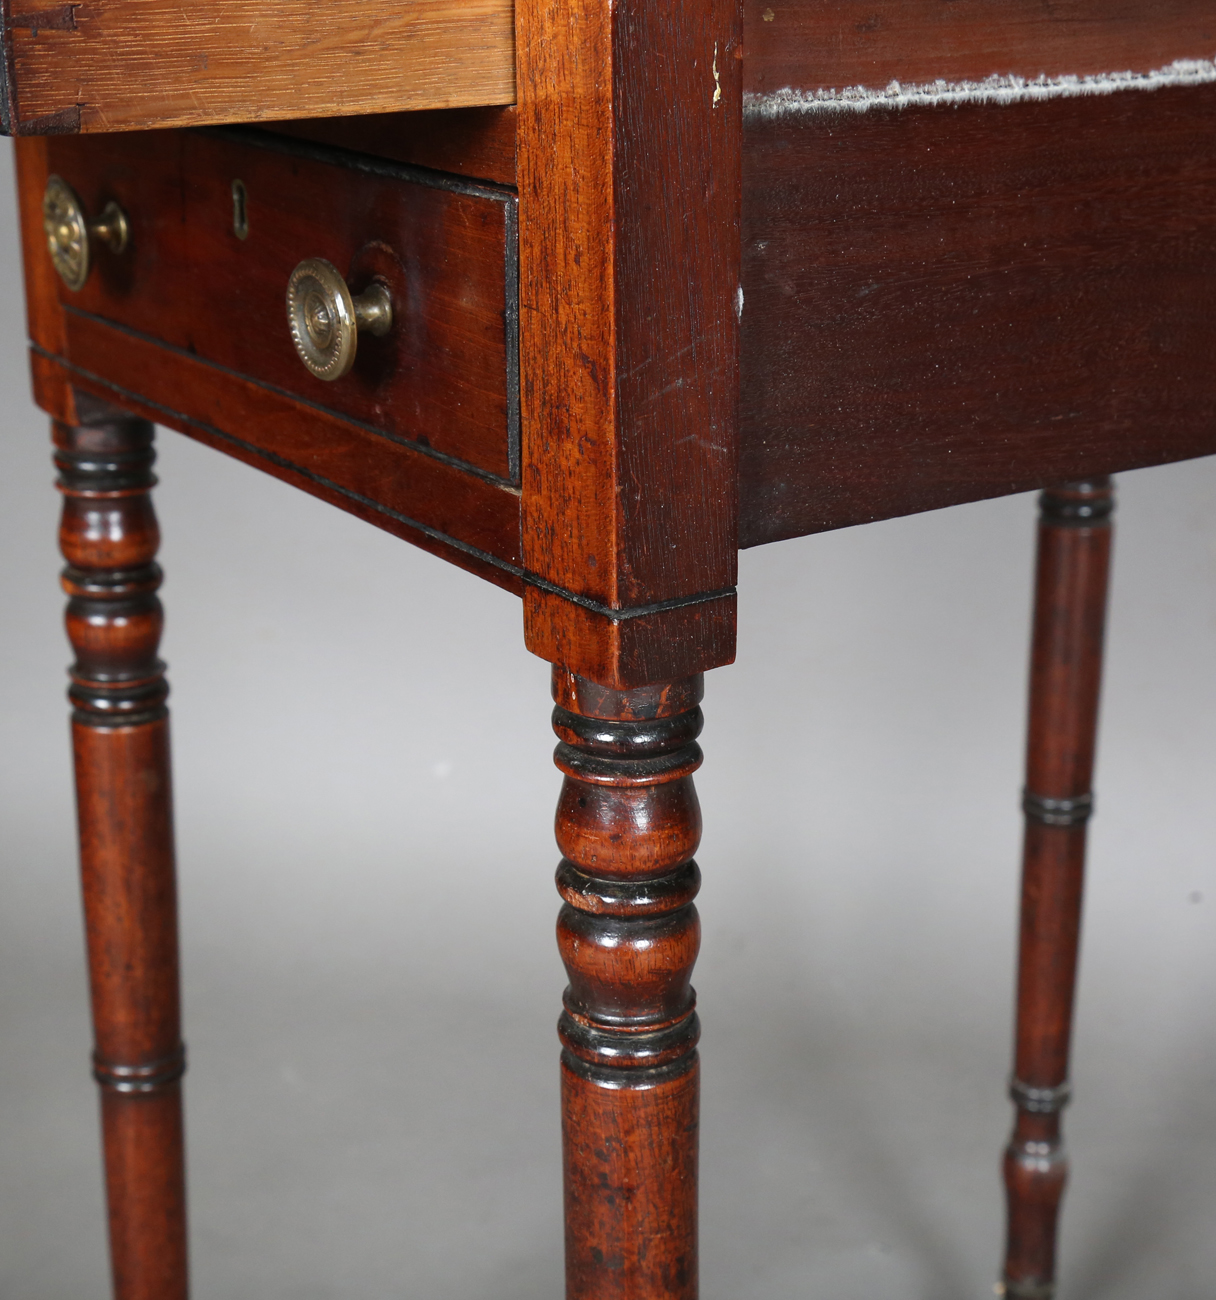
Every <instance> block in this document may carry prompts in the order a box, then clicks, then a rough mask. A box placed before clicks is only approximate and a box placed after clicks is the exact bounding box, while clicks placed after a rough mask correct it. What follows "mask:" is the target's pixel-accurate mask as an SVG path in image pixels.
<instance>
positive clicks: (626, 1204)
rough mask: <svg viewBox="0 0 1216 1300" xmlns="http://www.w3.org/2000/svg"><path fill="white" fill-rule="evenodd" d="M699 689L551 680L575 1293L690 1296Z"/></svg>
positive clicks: (565, 1141)
mask: <svg viewBox="0 0 1216 1300" xmlns="http://www.w3.org/2000/svg"><path fill="white" fill-rule="evenodd" d="M702 694H703V683H702V679H701V678H700V677H694V678H689V679H686V680H684V681H679V682H672V683H667V684H663V685H658V686H647V687H643V688H641V689H636V690H629V691H617V690H612V689H610V688H605V687H602V686H597V685H596V684H595V683H594V682H588V681H586V680H585V679H583V678H580V677H577V676H576V675H575V674H573V673H571V672H570V671H569V670H567V669H564V668H561V667H555V668H554V671H553V698H554V699H555V700H556V701H557V707H556V708H555V709H554V710H553V730H554V731H555V732H556V733H557V736H558V739H559V742H560V743H559V744H558V746H557V750H556V752H555V754H554V762H556V764H557V766H558V767H559V768H560V769H561V771H562V772H563V773H564V775H565V780H564V781H563V782H562V791H561V796H560V798H559V800H558V806H557V843H558V847H559V848H560V849H561V852H562V860H561V863H560V865H559V866H558V869H557V888H558V892H559V893H560V894H561V896H562V898H563V899H564V900H565V905H564V906H563V907H562V910H561V913H560V915H559V917H558V922H557V940H558V947H559V948H560V950H561V954H562V961H563V962H564V963H565V966H566V972H567V974H568V975H569V977H570V985H569V987H568V988H567V989H566V996H565V999H564V1001H565V1011H564V1012H563V1013H562V1017H561V1021H560V1023H559V1026H558V1031H559V1033H560V1034H561V1039H562V1044H563V1051H562V1149H563V1156H564V1162H563V1169H564V1185H565V1196H566V1292H567V1295H569V1296H571V1297H578V1298H579V1300H616V1298H617V1297H634V1296H637V1297H646V1298H647V1300H669V1298H670V1300H676V1298H677V1297H678V1300H694V1298H695V1297H696V1295H697V1126H698V1116H699V1098H700V1072H699V1066H698V1060H697V1050H696V1047H697V1039H698V1037H699V1036H700V1026H699V1024H698V1022H697V1013H696V1009H695V1008H696V995H695V994H694V992H693V990H692V988H691V986H690V984H689V979H690V978H691V976H692V967H693V963H694V962H695V961H696V959H697V950H698V948H699V947H700V942H701V923H700V920H699V918H698V916H697V909H696V907H695V906H694V904H693V899H694V898H695V897H696V895H697V890H698V889H699V888H700V884H701V873H700V871H699V869H698V867H697V864H696V862H695V861H694V859H693V854H694V853H695V852H696V851H697V845H698V844H699V843H700V840H701V807H700V804H699V803H698V802H697V792H696V790H695V789H694V787H693V783H692V774H693V773H694V772H695V771H696V770H697V768H698V767H700V765H701V749H700V746H698V744H697V736H698V735H699V734H700V731H701V710H700V707H699V702H700V699H701V696H702Z"/></svg>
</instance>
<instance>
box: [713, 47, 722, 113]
mask: <svg viewBox="0 0 1216 1300" xmlns="http://www.w3.org/2000/svg"><path fill="white" fill-rule="evenodd" d="M721 98H722V82H721V81H720V80H719V79H718V42H717V41H714V101H713V102H714V107H715V108H717V107H718V103H719V101H720V100H721Z"/></svg>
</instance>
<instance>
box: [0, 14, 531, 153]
mask: <svg viewBox="0 0 1216 1300" xmlns="http://www.w3.org/2000/svg"><path fill="white" fill-rule="evenodd" d="M5 19H6V22H5V29H6V30H5V39H6V54H7V83H8V85H7V113H8V119H9V120H8V122H7V123H6V130H8V131H9V132H10V133H12V134H31V133H32V134H38V133H42V132H46V131H55V132H62V131H83V132H93V131H129V130H135V129H141V128H146V127H154V126H162V127H163V126H190V125H201V124H206V123H224V122H254V121H269V120H273V119H275V118H300V117H319V116H324V117H330V116H340V115H344V114H348V113H378V112H397V111H401V110H406V109H428V108H454V107H459V106H463V105H485V104H509V103H511V102H512V101H513V100H514V98H515V74H514V59H515V42H514V30H513V13H512V5H511V0H328V2H327V3H326V4H324V5H316V4H308V3H304V2H303V0H192V2H191V3H190V4H186V5H183V4H180V3H178V2H177V0H82V2H81V3H73V4H70V5H67V4H65V5H50V6H48V5H47V4H46V3H45V0H5Z"/></svg>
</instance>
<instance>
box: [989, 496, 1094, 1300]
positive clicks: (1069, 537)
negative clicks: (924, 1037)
mask: <svg viewBox="0 0 1216 1300" xmlns="http://www.w3.org/2000/svg"><path fill="white" fill-rule="evenodd" d="M1112 506H1113V497H1112V493H1111V487H1110V482H1109V480H1107V479H1095V480H1093V481H1090V482H1085V483H1069V484H1065V485H1063V486H1062V487H1059V488H1053V489H1050V490H1048V491H1046V492H1044V493H1043V495H1042V497H1041V499H1040V511H1041V513H1040V519H1039V547H1038V566H1037V574H1036V588H1035V612H1034V635H1033V643H1032V648H1031V669H1030V720H1029V735H1028V741H1027V757H1026V790H1025V795H1024V799H1023V808H1024V810H1025V815H1026V838H1025V847H1024V853H1023V875H1022V917H1021V932H1020V943H1019V953H1018V1001H1017V1032H1016V1046H1015V1062H1014V1071H1013V1077H1012V1079H1011V1081H1010V1094H1011V1096H1012V1098H1013V1101H1014V1105H1015V1106H1016V1108H1017V1111H1016V1120H1015V1123H1014V1129H1013V1135H1012V1137H1011V1138H1010V1142H1009V1146H1008V1149H1007V1150H1006V1152H1005V1186H1006V1190H1007V1194H1008V1206H1009V1222H1008V1229H1009V1230H1008V1241H1007V1246H1006V1254H1005V1275H1004V1280H1005V1294H1006V1296H1007V1297H1011V1298H1016V1300H1044V1298H1046V1297H1050V1296H1052V1295H1053V1294H1054V1290H1055V1256H1056V1224H1057V1219H1058V1216H1059V1207H1060V1198H1061V1196H1062V1194H1063V1191H1064V1183H1065V1180H1066V1177H1067V1173H1068V1165H1067V1160H1066V1158H1065V1154H1064V1145H1063V1141H1062V1138H1061V1134H1060V1112H1061V1110H1062V1109H1063V1107H1064V1105H1065V1103H1066V1102H1067V1100H1068V1052H1069V1040H1070V1037H1071V1033H1072V1008H1073V991H1074V988H1075V985H1076V971H1077V947H1078V940H1079V934H1080V921H1081V892H1082V879H1083V875H1084V868H1085V827H1086V822H1087V821H1088V819H1089V815H1090V812H1091V810H1092V807H1093V795H1092V793H1091V789H1090V786H1091V780H1092V776H1093V765H1094V742H1095V738H1096V733H1097V722H1098V690H1099V683H1100V678H1101V670H1102V638H1103V629H1104V626H1105V621H1106V586H1107V575H1108V572H1109V568H1110V547H1111V524H1110V517H1111V510H1112Z"/></svg>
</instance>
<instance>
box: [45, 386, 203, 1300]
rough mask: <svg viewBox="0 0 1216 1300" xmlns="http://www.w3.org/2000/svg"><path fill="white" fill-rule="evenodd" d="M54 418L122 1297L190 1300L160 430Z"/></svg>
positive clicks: (96, 1067) (115, 416) (96, 1010)
mask: <svg viewBox="0 0 1216 1300" xmlns="http://www.w3.org/2000/svg"><path fill="white" fill-rule="evenodd" d="M89 416H90V420H89V423H88V424H84V425H78V426H75V427H73V426H68V425H63V424H56V425H55V430H54V433H55V448H56V451H55V461H56V464H57V465H58V467H59V487H60V490H61V491H62V493H63V521H62V525H61V527H60V533H59V539H60V547H61V549H62V551H63V556H64V559H66V560H67V568H65V569H64V571H63V586H64V590H65V591H66V592H67V593H68V597H69V600H68V607H67V630H68V636H69V638H70V639H71V642H72V647H73V649H74V650H75V652H76V662H75V664H73V666H72V686H71V690H70V696H71V700H72V704H73V706H74V712H73V714H72V741H73V750H74V754H75V760H76V796H77V810H78V814H79V823H80V869H81V880H82V884H83V890H84V908H85V926H86V932H87V937H88V957H89V987H90V991H91V994H92V1004H93V1031H94V1037H95V1042H96V1050H95V1052H94V1054H93V1073H94V1075H95V1077H96V1079H97V1082H98V1084H99V1085H100V1090H101V1114H102V1132H103V1141H104V1149H105V1172H106V1201H107V1205H108V1208H109V1224H110V1259H111V1264H112V1267H113V1275H114V1297H115V1300H185V1296H186V1292H187V1285H186V1208H185V1175H184V1166H183V1143H182V1108H181V1082H180V1080H181V1077H182V1073H183V1072H184V1070H185V1049H184V1048H183V1046H182V1042H181V1030H180V1013H179V1006H178V1004H179V996H178V963H177V907H176V894H175V890H176V887H175V882H174V864H173V815H172V801H171V790H170V779H169V730H168V728H169V720H168V712H167V710H166V708H165V697H166V695H167V694H168V688H167V687H166V685H165V678H164V665H163V664H162V663H161V662H160V660H159V659H158V658H157V647H158V644H159V642H160V632H161V623H162V615H161V606H160V601H159V599H158V598H157V595H156V591H157V588H158V587H159V586H160V581H161V574H160V569H159V568H158V567H157V564H156V560H155V556H156V551H157V546H158V543H159V540H160V537H159V532H158V529H157V525H156V516H155V514H154V513H153V511H152V501H151V497H150V495H149V490H150V489H151V487H152V485H153V483H154V482H155V480H154V478H153V477H152V460H153V451H152V426H151V425H150V424H147V423H145V422H144V421H143V420H136V419H131V418H130V417H127V416H123V415H122V414H120V413H119V412H115V411H108V410H105V409H102V408H96V407H95V408H94V409H93V410H92V411H91V412H89Z"/></svg>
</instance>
